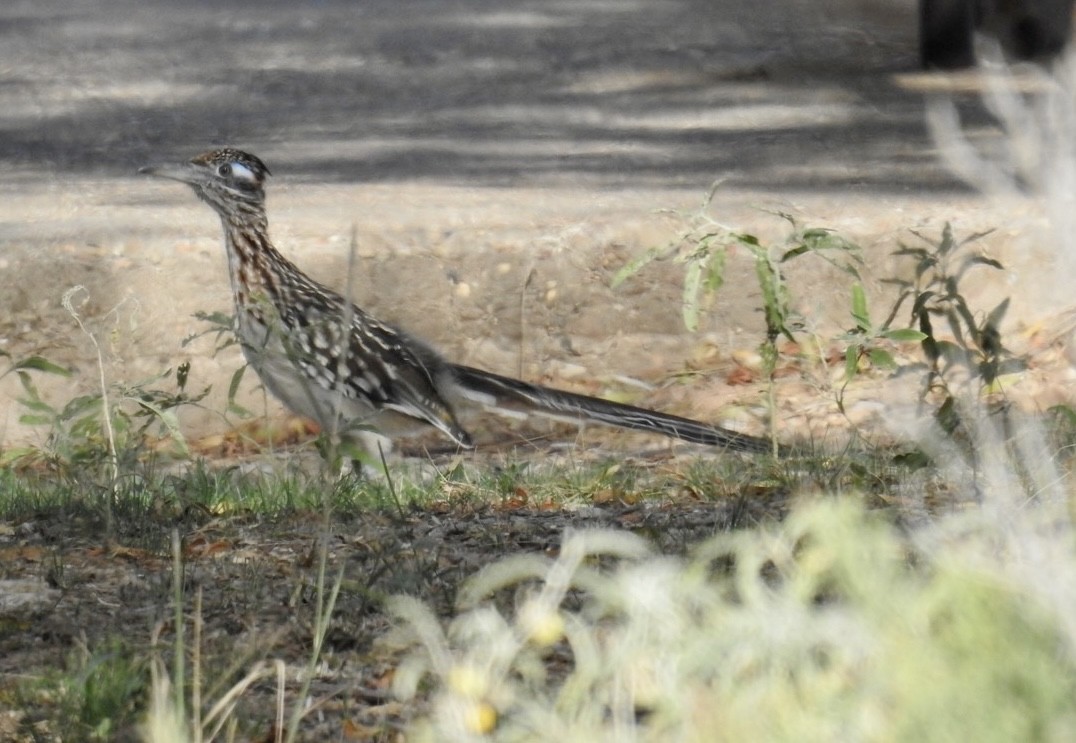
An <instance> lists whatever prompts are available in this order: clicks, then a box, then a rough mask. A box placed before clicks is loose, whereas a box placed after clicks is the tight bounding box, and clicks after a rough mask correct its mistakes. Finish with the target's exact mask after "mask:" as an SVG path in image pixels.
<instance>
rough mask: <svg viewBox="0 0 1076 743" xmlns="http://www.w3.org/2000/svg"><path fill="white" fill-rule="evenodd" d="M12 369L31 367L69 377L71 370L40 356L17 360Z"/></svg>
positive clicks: (35, 369)
mask: <svg viewBox="0 0 1076 743" xmlns="http://www.w3.org/2000/svg"><path fill="white" fill-rule="evenodd" d="M11 368H12V369H32V370H34V371H40V372H45V373H46V374H59V375H60V376H61V377H70V376H71V370H70V369H66V368H64V367H62V366H60V365H59V364H54V363H52V362H51V361H49V360H48V359H46V358H43V357H41V356H31V357H30V358H28V359H23V360H21V361H19V362H17V363H16V364H15V365H14V366H12V367H11Z"/></svg>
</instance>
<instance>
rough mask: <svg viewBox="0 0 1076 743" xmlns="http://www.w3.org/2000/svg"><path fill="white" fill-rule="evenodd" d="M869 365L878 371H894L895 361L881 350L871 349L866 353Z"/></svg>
mask: <svg viewBox="0 0 1076 743" xmlns="http://www.w3.org/2000/svg"><path fill="white" fill-rule="evenodd" d="M868 356H869V357H870V360H871V364H872V365H873V366H876V367H878V368H879V369H896V368H897V361H896V359H894V358H893V355H892V354H891V353H889V351H886V350H885V349H883V348H872V349H871V350H870V352H869V353H868Z"/></svg>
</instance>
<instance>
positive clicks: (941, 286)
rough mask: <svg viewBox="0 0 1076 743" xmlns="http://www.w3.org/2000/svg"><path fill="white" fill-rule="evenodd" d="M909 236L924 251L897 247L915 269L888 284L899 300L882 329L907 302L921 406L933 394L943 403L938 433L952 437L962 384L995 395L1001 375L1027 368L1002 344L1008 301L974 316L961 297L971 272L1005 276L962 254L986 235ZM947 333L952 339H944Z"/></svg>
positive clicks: (994, 264) (947, 230) (948, 228)
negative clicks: (921, 358) (919, 356)
mask: <svg viewBox="0 0 1076 743" xmlns="http://www.w3.org/2000/svg"><path fill="white" fill-rule="evenodd" d="M913 234H914V235H916V237H918V238H919V239H921V240H922V241H923V242H925V243H927V246H926V247H924V246H907V245H901V247H900V248H899V249H898V250H897V251H895V252H894V255H897V256H902V257H907V258H910V259H912V260H913V261H914V262H915V267H914V270H913V276H912V278H911V279H899V278H894V279H888V280H887V281H888V282H889V283H892V284H895V285H896V286H897V287H899V289H900V294H899V296H898V298H897V300H896V302H895V303H894V305H893V310H892V311H891V312H890V314H889V317H888V318H887V319H886V321H885V323H884V324H883V327H886V328H888V327H889V326H890V324H891V323H892V322H893V320H894V318H896V316H897V315H898V313H899V312H900V310H901V308H902V307H903V306H904V305H905V303H906V302H908V301H911V312H910V315H909V321H908V324H909V328H911V329H914V330H918V331H919V333H920V334H921V336H922V337H921V338H920V344H921V347H922V349H923V354H924V355H925V356H926V371H927V375H926V378H925V381H924V386H923V391H922V394H921V396H920V400H921V401H925V400H926V398H927V396H928V395H929V394H930V393H932V392H937V393H940V394H941V396H942V403H941V406H940V407H939V409H938V412H937V413H936V417H937V418H938V421H939V423H941V424H942V426H943V428H945V429H946V430H948V431H952V430H953V428H954V427H955V426H956V425H957V423H958V420H957V418H956V417H955V415H956V414H955V403H956V400H957V397H958V396H959V394H960V392H961V389H960V384H961V383H962V382H963V381H965V380H971V381H972V382H973V383H975V384H977V385H978V386H979V388H980V391H986V392H998V391H1001V390H1002V387H1001V377H1002V376H1003V375H1005V374H1011V373H1015V372H1019V371H1022V370H1023V369H1025V368H1026V365H1027V364H1026V361H1025V360H1024V359H1022V358H1018V357H1015V356H1013V355H1012V353H1011V352H1010V351H1008V349H1006V348H1005V346H1004V344H1003V343H1002V336H1001V324H1002V321H1003V320H1004V318H1005V313H1006V312H1007V311H1008V309H1009V298H1008V297H1006V298H1005V299H1003V300H1001V301H1000V302H999V303H998V304H997V305H995V306H994V307H993V308H992V309H991V310H989V311H988V312H986V313H983V314H977V313H976V312H975V311H973V309H972V308H971V306H970V305H969V304H968V300H967V298H966V297H965V296H964V295H963V293H962V291H961V282H962V281H963V280H964V278H965V277H966V276H967V274H968V272H969V271H970V270H971V269H973V268H975V267H978V266H983V267H986V268H991V269H994V270H998V271H1001V270H1004V267H1003V266H1002V265H1001V263H1000V262H998V261H997V260H995V259H993V258H990V257H988V256H985V255H983V254H981V253H978V252H972V251H970V250H967V249H966V248H967V246H969V245H970V244H972V243H974V242H975V241H977V240H979V239H981V238H983V237H985V236H986V235H988V234H990V233H989V232H980V233H975V234H973V235H971V236H969V237H967V238H964V239H963V240H957V239H956V237H954V235H953V229H952V225H950V224H949V223H948V222H947V223H946V224H945V226H944V227H943V228H942V232H941V235H940V236H939V238H938V239H936V240H931V239H930V238H928V237H926V236H924V235H922V234H920V233H917V232H915V233H913ZM939 321H941V322H939ZM946 331H947V332H948V334H950V335H951V339H950V338H948V337H946V335H945V333H946ZM909 337H910V336H909Z"/></svg>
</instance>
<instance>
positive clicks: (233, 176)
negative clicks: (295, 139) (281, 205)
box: [138, 148, 269, 215]
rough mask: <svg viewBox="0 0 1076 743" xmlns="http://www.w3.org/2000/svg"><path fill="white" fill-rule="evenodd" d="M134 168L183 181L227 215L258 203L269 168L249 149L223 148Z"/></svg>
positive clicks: (262, 200)
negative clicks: (168, 162) (191, 156)
mask: <svg viewBox="0 0 1076 743" xmlns="http://www.w3.org/2000/svg"><path fill="white" fill-rule="evenodd" d="M138 172H139V173H143V174H145V175H153V176H157V177H159V178H171V179H172V180H175V181H180V182H182V183H186V184H188V185H189V186H190V187H191V188H193V189H194V192H195V193H196V194H197V195H198V198H200V199H202V200H203V201H205V202H206V203H208V204H209V205H210V206H212V207H213V208H214V209H216V210H217V211H218V212H220V213H221V214H223V215H227V214H229V213H232V212H234V211H236V210H241V209H243V208H244V207H246V208H247V209H249V208H250V207H252V206H254V207H261V206H262V204H263V203H264V201H265V189H264V184H265V177H266V176H267V175H269V168H267V167H266V166H265V163H263V162H262V161H261V160H259V159H258V158H257V157H255V156H254V155H251V154H250V153H247V152H243V151H241V150H235V149H231V148H225V149H222V150H211V151H210V152H204V153H202V154H201V155H198V156H197V157H195V158H193V159H191V160H190V161H189V162H186V163H177V164H166V165H147V166H146V167H144V168H139V170H138Z"/></svg>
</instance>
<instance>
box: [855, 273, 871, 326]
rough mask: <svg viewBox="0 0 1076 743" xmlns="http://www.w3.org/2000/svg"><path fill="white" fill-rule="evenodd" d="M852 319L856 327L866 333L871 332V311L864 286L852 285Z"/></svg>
mask: <svg viewBox="0 0 1076 743" xmlns="http://www.w3.org/2000/svg"><path fill="white" fill-rule="evenodd" d="M852 317H853V318H855V321H856V325H857V326H858V327H859V329H860V330H862V331H863V332H865V333H870V332H871V316H870V310H868V309H867V293H866V292H865V291H863V285H862V284H859V283H855V284H852Z"/></svg>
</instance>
